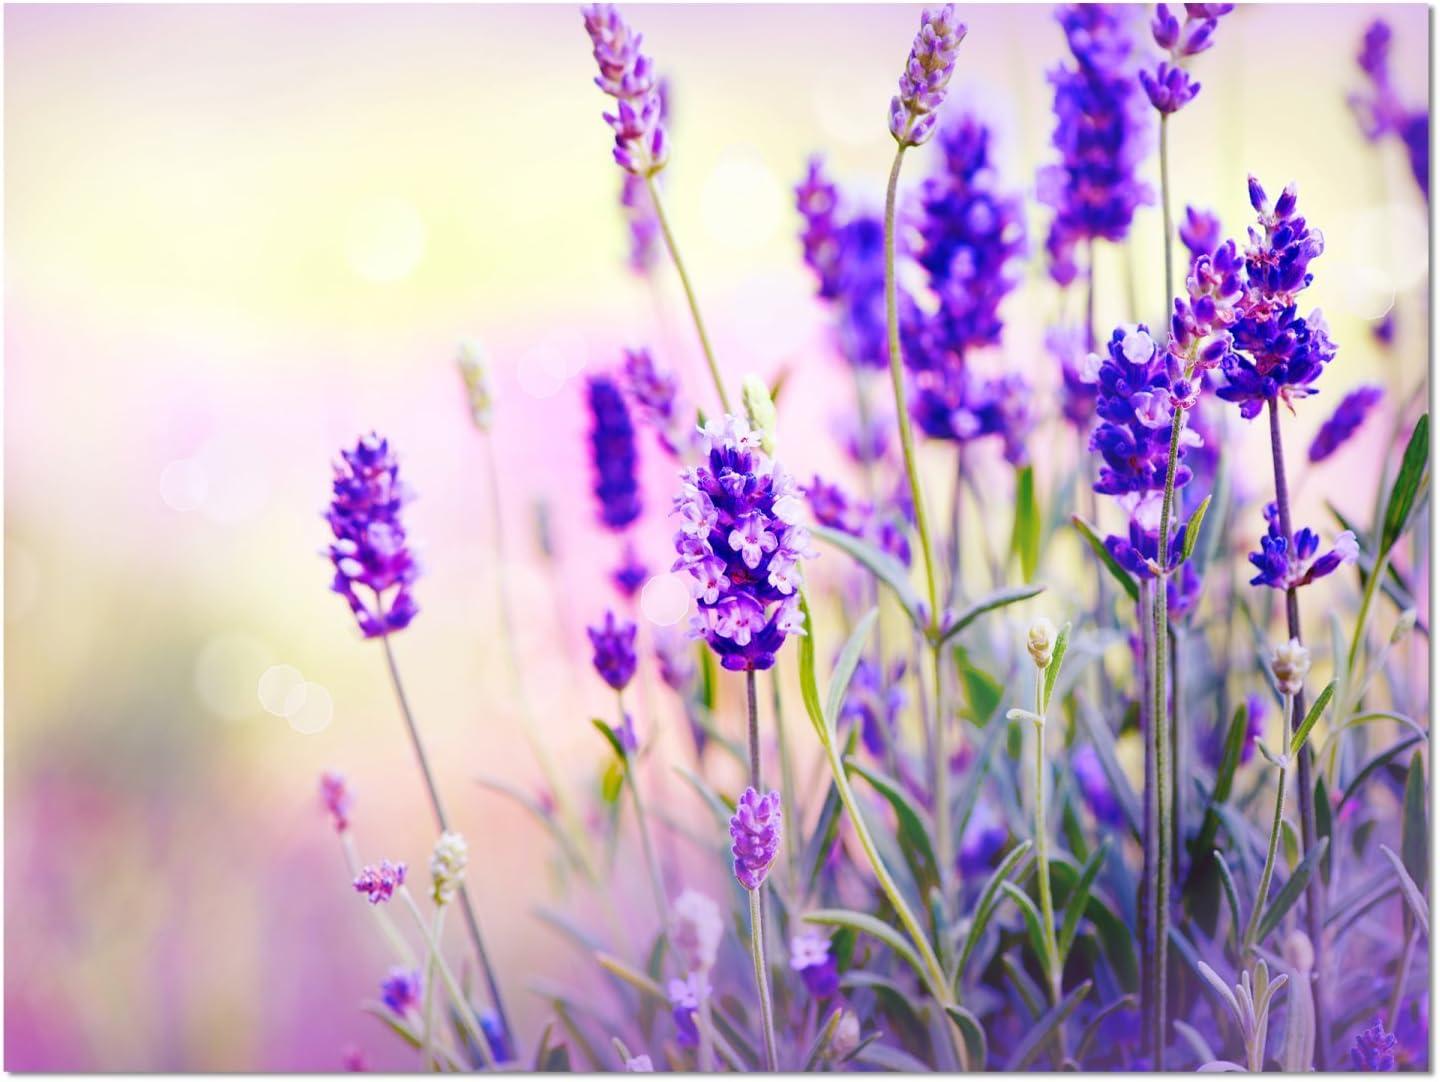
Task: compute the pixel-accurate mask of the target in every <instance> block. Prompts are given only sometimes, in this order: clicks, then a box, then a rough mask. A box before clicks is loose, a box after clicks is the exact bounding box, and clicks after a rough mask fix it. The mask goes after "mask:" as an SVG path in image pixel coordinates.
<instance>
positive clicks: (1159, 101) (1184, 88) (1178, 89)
mask: <svg viewBox="0 0 1440 1082" xmlns="http://www.w3.org/2000/svg"><path fill="white" fill-rule="evenodd" d="M1140 86H1141V87H1142V88H1143V89H1144V91H1145V96H1146V97H1147V98H1149V99H1150V104H1151V105H1153V106H1155V108H1156V110H1158V111H1159V112H1161V113H1176V112H1179V111H1180V110H1181V109H1182V108H1183V107H1184V106H1186V105H1188V104H1189V103H1190V102H1191V101H1193V100H1194V99H1195V95H1196V94H1198V93H1200V84H1199V83H1198V82H1196V81H1195V80H1194V79H1192V78H1191V77H1190V75H1189V73H1188V72H1186V70H1185V69H1184V68H1181V67H1176V66H1175V65H1173V64H1169V63H1167V62H1166V61H1164V60H1162V61H1160V66H1159V67H1157V68H1156V69H1155V71H1154V73H1151V72H1149V71H1146V70H1145V69H1144V68H1141V69H1140Z"/></svg>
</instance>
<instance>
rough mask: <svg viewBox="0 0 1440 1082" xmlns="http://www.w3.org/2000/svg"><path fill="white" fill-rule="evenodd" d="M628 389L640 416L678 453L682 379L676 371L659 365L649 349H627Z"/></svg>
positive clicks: (664, 444) (673, 451)
mask: <svg viewBox="0 0 1440 1082" xmlns="http://www.w3.org/2000/svg"><path fill="white" fill-rule="evenodd" d="M624 371H625V389H626V390H627V391H629V392H630V397H631V398H632V399H634V400H635V404H636V405H637V406H638V407H639V409H640V417H641V418H642V419H643V420H644V421H645V422H646V423H647V424H649V425H650V426H651V427H652V428H654V429H655V434H656V435H657V436H658V437H659V439H660V445H661V446H662V447H664V448H665V450H666V451H668V452H669V453H670V454H671V455H674V454H676V453H678V451H679V444H680V437H679V435H678V430H679V426H680V407H679V397H680V383H679V381H678V380H677V379H676V378H675V375H674V374H673V373H672V372H668V371H663V370H661V369H660V368H657V367H656V365H655V359H654V358H653V357H652V356H651V355H650V351H649V350H648V349H627V350H626V351H625V366H624Z"/></svg>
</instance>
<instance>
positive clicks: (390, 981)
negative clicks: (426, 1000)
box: [380, 966, 424, 1017]
mask: <svg viewBox="0 0 1440 1082" xmlns="http://www.w3.org/2000/svg"><path fill="white" fill-rule="evenodd" d="M423 995H424V985H423V984H422V982H421V980H420V971H419V970H418V969H406V968H405V967H404V966H396V967H395V968H394V969H392V970H390V974H389V976H387V977H386V978H385V979H384V980H383V981H381V982H380V1000H381V1002H383V1003H384V1004H385V1006H387V1007H389V1008H390V1009H391V1010H392V1011H394V1012H395V1013H396V1014H398V1015H400V1016H402V1017H403V1016H405V1015H407V1014H409V1013H410V1012H411V1011H413V1010H418V1009H419V1007H420V1000H421V998H422V996H423Z"/></svg>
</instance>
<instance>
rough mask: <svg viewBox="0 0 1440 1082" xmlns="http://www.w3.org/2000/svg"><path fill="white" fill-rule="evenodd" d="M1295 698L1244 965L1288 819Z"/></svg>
mask: <svg viewBox="0 0 1440 1082" xmlns="http://www.w3.org/2000/svg"><path fill="white" fill-rule="evenodd" d="M1293 701H1294V697H1293V696H1291V695H1286V696H1285V713H1284V725H1283V730H1284V736H1283V737H1282V739H1281V744H1280V747H1281V749H1282V750H1281V753H1280V781H1279V784H1278V788H1277V789H1276V791H1275V818H1274V819H1273V820H1272V821H1271V823H1270V844H1269V845H1268V846H1267V847H1266V850H1265V867H1264V868H1263V869H1262V870H1261V872H1260V885H1259V886H1258V887H1257V888H1256V890H1255V906H1254V908H1252V909H1251V910H1250V920H1249V921H1248V922H1247V924H1246V925H1245V938H1244V939H1242V940H1241V946H1240V965H1241V966H1242V967H1244V966H1246V965H1248V964H1249V958H1250V953H1251V952H1252V951H1253V950H1254V949H1255V936H1256V934H1257V932H1258V931H1259V929H1260V918H1261V916H1262V915H1263V914H1264V911H1265V903H1266V902H1267V901H1268V900H1269V898H1270V880H1271V878H1272V877H1273V876H1274V874H1275V854H1276V852H1277V851H1278V850H1279V848H1280V827H1281V824H1282V823H1283V822H1284V821H1285V782H1286V777H1287V775H1288V773H1289V764H1290V707H1291V704H1292V703H1293Z"/></svg>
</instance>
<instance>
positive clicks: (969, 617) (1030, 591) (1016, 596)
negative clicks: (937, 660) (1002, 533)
mask: <svg viewBox="0 0 1440 1082" xmlns="http://www.w3.org/2000/svg"><path fill="white" fill-rule="evenodd" d="M1026 577H1027V578H1028V577H1029V576H1028V575H1027V576H1026ZM1044 592H1045V587H1043V586H1034V585H1031V586H1011V587H1007V588H1006V589H1004V590H996V591H995V592H994V593H993V594H989V595H987V596H986V597H982V598H981V599H980V600H979V601H977V602H975V603H974V604H973V605H969V606H967V607H966V608H965V609H964V610H963V611H962V612H961V613H960V614H959V615H958V616H956V617H955V618H954V619H953V620H951V621H950V623H948V624H947V625H946V626H945V630H944V631H942V632H941V633H940V638H939V641H940V642H944V641H946V640H947V639H951V638H954V637H955V636H956V635H958V634H960V632H962V631H964V630H965V629H966V628H967V627H969V626H970V625H971V624H973V623H974V622H975V621H976V620H978V619H979V618H980V617H982V616H984V615H985V614H986V613H987V612H991V611H992V610H994V609H999V608H1004V607H1005V606H1006V605H1013V604H1015V603H1016V602H1017V601H1026V600H1029V599H1030V598H1032V597H1034V596H1035V595H1036V594H1042V593H1044Z"/></svg>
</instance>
